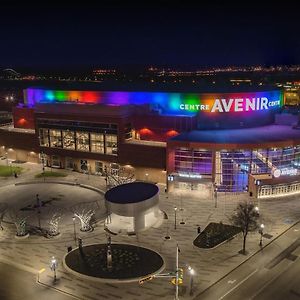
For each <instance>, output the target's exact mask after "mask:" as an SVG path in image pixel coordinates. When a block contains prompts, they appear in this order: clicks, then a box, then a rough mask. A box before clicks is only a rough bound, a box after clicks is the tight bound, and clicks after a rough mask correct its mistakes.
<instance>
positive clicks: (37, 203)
mask: <svg viewBox="0 0 300 300" xmlns="http://www.w3.org/2000/svg"><path fill="white" fill-rule="evenodd" d="M36 205H37V217H38V225H39V229H41V200H40V198H39V194H36Z"/></svg>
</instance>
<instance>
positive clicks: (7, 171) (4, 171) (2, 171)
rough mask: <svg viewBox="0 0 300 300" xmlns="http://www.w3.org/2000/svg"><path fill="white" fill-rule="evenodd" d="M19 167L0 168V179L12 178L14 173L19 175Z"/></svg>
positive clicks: (20, 169) (20, 170)
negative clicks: (0, 177)
mask: <svg viewBox="0 0 300 300" xmlns="http://www.w3.org/2000/svg"><path fill="white" fill-rule="evenodd" d="M22 169H23V168H21V167H15V166H0V176H2V177H8V176H13V175H14V172H16V173H17V174H20V173H21V172H22Z"/></svg>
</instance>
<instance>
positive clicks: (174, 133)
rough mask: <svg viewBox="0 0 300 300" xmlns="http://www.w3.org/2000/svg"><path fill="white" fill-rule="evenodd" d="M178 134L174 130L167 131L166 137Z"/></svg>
mask: <svg viewBox="0 0 300 300" xmlns="http://www.w3.org/2000/svg"><path fill="white" fill-rule="evenodd" d="M178 134H179V132H178V131H176V130H174V129H172V130H169V131H167V136H170V137H171V136H175V135H178Z"/></svg>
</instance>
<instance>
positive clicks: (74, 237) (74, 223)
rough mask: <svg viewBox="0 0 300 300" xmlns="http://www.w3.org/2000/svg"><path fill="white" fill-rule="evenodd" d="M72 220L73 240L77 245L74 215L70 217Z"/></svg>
mask: <svg viewBox="0 0 300 300" xmlns="http://www.w3.org/2000/svg"><path fill="white" fill-rule="evenodd" d="M72 220H73V228H74V241H75V246H77V237H76V224H75V220H76V218H75V216H73V217H72Z"/></svg>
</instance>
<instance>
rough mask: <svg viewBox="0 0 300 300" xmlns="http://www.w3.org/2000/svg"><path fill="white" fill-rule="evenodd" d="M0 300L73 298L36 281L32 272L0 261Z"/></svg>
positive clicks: (68, 299)
mask: <svg viewBox="0 0 300 300" xmlns="http://www.w3.org/2000/svg"><path fill="white" fill-rule="evenodd" d="M0 278H1V283H0V299H1V300H41V299H47V300H74V298H73V297H69V296H67V295H65V294H62V293H60V292H57V291H55V290H53V289H49V288H47V287H45V286H42V285H39V284H37V283H36V277H35V275H34V274H32V273H29V272H26V271H23V270H20V269H17V268H15V267H13V266H10V265H7V264H4V263H0Z"/></svg>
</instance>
